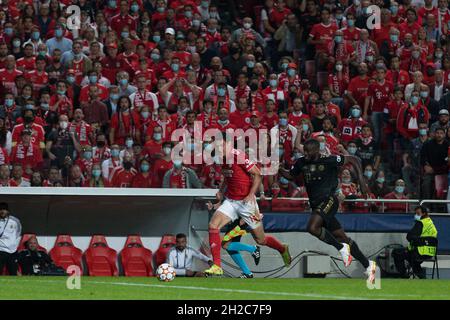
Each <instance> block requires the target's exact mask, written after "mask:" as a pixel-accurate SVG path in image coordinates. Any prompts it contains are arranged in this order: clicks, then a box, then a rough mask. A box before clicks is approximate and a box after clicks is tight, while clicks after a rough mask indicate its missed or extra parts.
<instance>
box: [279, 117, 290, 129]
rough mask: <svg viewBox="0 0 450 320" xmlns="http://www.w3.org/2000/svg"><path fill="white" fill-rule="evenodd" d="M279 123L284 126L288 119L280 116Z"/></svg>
mask: <svg viewBox="0 0 450 320" xmlns="http://www.w3.org/2000/svg"><path fill="white" fill-rule="evenodd" d="M279 123H280V126H282V127H285V126H287V124H288V119H285V118H282V119H280V121H279Z"/></svg>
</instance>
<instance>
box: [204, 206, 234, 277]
mask: <svg viewBox="0 0 450 320" xmlns="http://www.w3.org/2000/svg"><path fill="white" fill-rule="evenodd" d="M230 220H231V219H230V218H229V217H228V216H227V215H225V214H224V213H222V212H220V211H218V210H217V211H216V212H215V213H214V215H213V217H212V218H211V221H210V222H209V230H208V231H209V246H210V248H211V255H212V258H213V262H214V264H213V266H212V267H211V268H209V269H207V270H205V274H206V275H217V276H221V275H223V270H222V267H221V258H220V249H221V247H222V245H221V242H222V241H221V239H220V229H221V228H222V227H223V226H225V225H226V224H227V223H229V222H230Z"/></svg>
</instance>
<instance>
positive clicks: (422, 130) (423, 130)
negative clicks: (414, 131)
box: [419, 129, 427, 136]
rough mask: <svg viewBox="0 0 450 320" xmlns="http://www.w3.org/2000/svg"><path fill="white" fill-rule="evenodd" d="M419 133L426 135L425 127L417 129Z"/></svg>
mask: <svg viewBox="0 0 450 320" xmlns="http://www.w3.org/2000/svg"><path fill="white" fill-rule="evenodd" d="M419 134H420V135H421V136H426V135H427V129H419Z"/></svg>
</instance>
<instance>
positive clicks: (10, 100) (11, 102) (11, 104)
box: [5, 99, 14, 107]
mask: <svg viewBox="0 0 450 320" xmlns="http://www.w3.org/2000/svg"><path fill="white" fill-rule="evenodd" d="M5 105H6V106H7V107H12V106H13V105H14V99H5Z"/></svg>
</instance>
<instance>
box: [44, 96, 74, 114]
mask: <svg viewBox="0 0 450 320" xmlns="http://www.w3.org/2000/svg"><path fill="white" fill-rule="evenodd" d="M58 101H59V103H58V108H57V109H56V110H55V111H56V112H57V113H58V114H59V115H62V114H65V115H66V116H68V115H69V113H70V112H72V110H73V103H72V99H70V98H69V97H67V96H65V95H64V96H60V95H59V94H54V95H52V96H51V98H50V103H49V105H50V109H51V110H53V109H54V106H55V105H56V103H57V102H58Z"/></svg>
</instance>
